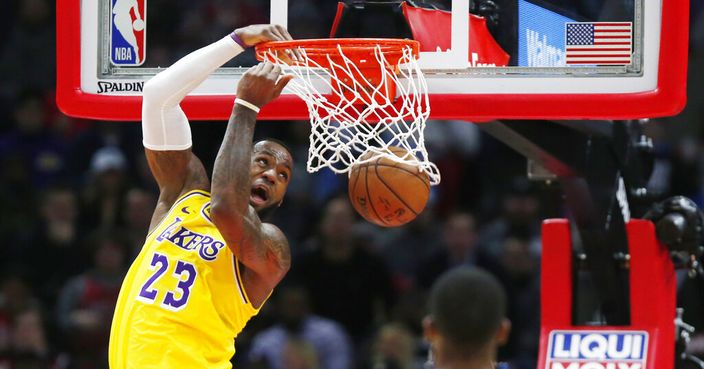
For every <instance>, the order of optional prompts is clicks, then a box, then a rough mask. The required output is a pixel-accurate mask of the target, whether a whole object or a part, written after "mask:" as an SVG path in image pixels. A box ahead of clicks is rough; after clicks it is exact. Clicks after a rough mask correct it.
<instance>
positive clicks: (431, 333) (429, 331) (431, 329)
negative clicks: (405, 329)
mask: <svg viewBox="0 0 704 369" xmlns="http://www.w3.org/2000/svg"><path fill="white" fill-rule="evenodd" d="M437 336H438V328H437V326H436V325H435V320H433V317H432V316H430V315H426V316H425V318H423V337H425V340H426V341H428V342H429V343H430V344H431V345H432V344H433V342H434V341H435V340H436V339H437Z"/></svg>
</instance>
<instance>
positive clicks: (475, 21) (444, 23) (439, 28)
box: [401, 2, 510, 67]
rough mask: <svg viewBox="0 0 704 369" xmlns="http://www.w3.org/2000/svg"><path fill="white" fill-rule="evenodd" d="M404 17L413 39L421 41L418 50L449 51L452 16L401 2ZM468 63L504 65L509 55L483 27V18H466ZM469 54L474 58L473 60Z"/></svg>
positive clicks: (475, 16) (445, 12)
mask: <svg viewBox="0 0 704 369" xmlns="http://www.w3.org/2000/svg"><path fill="white" fill-rule="evenodd" d="M401 7H402V9H403V15H404V17H406V20H407V21H408V25H409V26H410V27H411V33H413V39H414V40H416V41H419V42H420V51H430V52H433V51H437V49H438V48H440V50H442V51H445V50H448V49H450V46H451V44H450V41H451V37H450V35H451V28H450V27H451V20H452V13H450V12H448V11H444V10H435V9H425V8H416V7H414V6H411V5H408V4H407V3H405V2H404V3H402V4H401ZM469 53H470V54H469V61H470V62H473V65H474V66H481V65H494V66H499V67H502V66H506V65H508V60H509V58H510V56H509V55H508V54H507V53H506V52H505V51H504V49H502V48H501V46H499V44H498V43H497V42H496V40H495V39H494V37H493V36H492V35H491V33H489V29H487V27H486V19H484V17H480V16H477V15H474V14H470V15H469ZM472 54H475V55H476V59H475V60H472Z"/></svg>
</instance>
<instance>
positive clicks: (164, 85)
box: [142, 36, 243, 151]
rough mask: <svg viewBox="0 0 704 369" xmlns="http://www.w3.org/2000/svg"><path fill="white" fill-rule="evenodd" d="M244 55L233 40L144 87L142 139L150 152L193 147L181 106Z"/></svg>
mask: <svg viewBox="0 0 704 369" xmlns="http://www.w3.org/2000/svg"><path fill="white" fill-rule="evenodd" d="M242 51H243V49H242V47H241V46H240V45H238V44H237V43H236V42H235V41H234V40H233V39H232V38H231V37H230V36H227V37H225V38H223V39H222V40H220V41H217V42H215V43H212V44H210V45H208V46H206V47H204V48H201V49H198V50H196V51H194V52H192V53H190V54H188V55H186V56H184V57H183V58H181V60H179V61H177V62H176V63H175V64H174V65H172V66H171V67H169V68H167V69H166V70H164V71H162V72H161V73H159V74H157V75H156V76H154V77H153V78H152V79H150V80H149V81H147V82H146V83H145V84H144V92H143V97H142V138H143V144H144V147H146V148H148V149H150V150H157V151H166V150H185V149H187V148H189V147H191V128H190V127H189V125H188V118H187V117H186V114H184V113H183V110H181V107H180V106H179V103H180V102H181V100H183V98H184V97H186V95H187V94H188V93H189V92H191V91H193V89H195V88H196V87H198V85H200V84H201V83H202V82H203V81H205V79H206V78H208V75H210V73H212V72H214V71H215V70H216V69H218V68H219V67H221V66H222V65H223V64H225V63H227V61H228V60H230V59H232V58H234V57H235V56H236V55H237V54H239V53H241V52H242Z"/></svg>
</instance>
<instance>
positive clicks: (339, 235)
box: [289, 197, 394, 343]
mask: <svg viewBox="0 0 704 369" xmlns="http://www.w3.org/2000/svg"><path fill="white" fill-rule="evenodd" d="M354 221H355V214H354V210H353V209H352V206H351V205H350V202H349V200H348V199H347V198H346V197H345V198H335V199H333V200H331V201H330V202H329V203H328V204H327V206H326V207H325V211H324V213H323V217H322V218H321V221H320V232H319V234H318V236H317V237H316V238H315V239H314V242H313V243H314V244H315V245H316V246H315V248H314V250H313V251H311V252H308V253H307V254H305V255H303V256H302V257H301V259H300V261H299V262H297V263H295V264H294V265H293V267H292V269H291V272H290V273H289V276H290V277H289V278H290V279H291V280H297V281H300V283H302V284H303V285H304V286H305V287H306V289H307V290H308V291H309V293H310V297H311V302H312V307H313V312H314V313H316V314H319V315H321V316H324V317H327V318H331V319H333V320H335V321H337V322H339V323H340V324H342V325H343V326H344V327H345V329H346V330H347V332H348V333H349V334H350V335H351V337H352V339H353V340H354V341H355V342H356V343H359V342H361V341H362V340H364V339H365V338H369V337H370V334H371V332H373V329H374V328H375V324H377V323H378V322H382V321H384V320H385V319H386V316H387V313H388V311H389V308H390V306H391V304H392V302H393V299H394V296H393V288H392V285H391V277H390V273H389V270H388V268H387V267H386V265H385V264H384V262H383V260H382V259H381V258H379V257H377V256H376V255H374V254H371V253H369V252H368V251H367V250H365V249H364V248H362V247H358V245H357V243H356V235H355V233H354V232H353V225H354Z"/></svg>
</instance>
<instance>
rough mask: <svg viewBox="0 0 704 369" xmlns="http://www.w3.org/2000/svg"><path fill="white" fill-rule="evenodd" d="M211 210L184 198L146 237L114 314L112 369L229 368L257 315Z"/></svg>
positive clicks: (202, 195)
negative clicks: (241, 337) (238, 342)
mask: <svg viewBox="0 0 704 369" xmlns="http://www.w3.org/2000/svg"><path fill="white" fill-rule="evenodd" d="M209 210H210V194H208V193H207V192H205V191H191V192H189V193H186V194H185V195H183V196H181V198H179V200H178V201H176V203H175V204H174V205H173V206H172V207H171V209H170V210H169V212H168V213H167V215H166V216H165V217H164V219H163V220H162V221H161V223H160V224H159V225H158V226H157V227H156V228H155V229H154V230H153V231H152V232H151V233H150V234H149V235H148V236H147V239H146V241H145V244H144V247H143V248H142V251H141V252H140V253H139V255H138V256H137V258H136V259H135V261H134V263H133V264H132V266H131V267H130V270H129V272H128V273H127V276H126V277H125V280H124V282H123V283H122V289H121V290H120V296H119V298H118V300H117V306H116V307H115V316H114V317H113V321H112V330H111V332H110V351H109V361H110V368H111V369H127V368H129V369H136V368H139V369H148V368H170V369H178V368H184V369H186V368H188V369H194V368H230V367H231V365H230V361H229V360H230V358H231V357H232V355H234V352H235V348H234V338H235V336H236V335H237V334H238V333H239V332H240V331H241V330H242V329H243V328H244V326H245V324H246V323H247V321H248V320H249V319H250V318H251V317H252V316H254V315H256V314H257V312H258V310H257V309H255V308H254V307H253V306H252V305H251V303H250V302H249V299H248V297H247V294H246V292H245V290H244V285H243V284H242V278H241V274H240V267H239V263H238V262H237V259H236V258H235V256H234V255H233V253H232V251H231V250H230V249H229V248H228V247H227V245H226V244H225V241H224V239H223V238H222V236H221V235H220V232H218V230H217V228H216V227H215V226H214V225H213V224H212V222H211V221H210V218H209Z"/></svg>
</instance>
